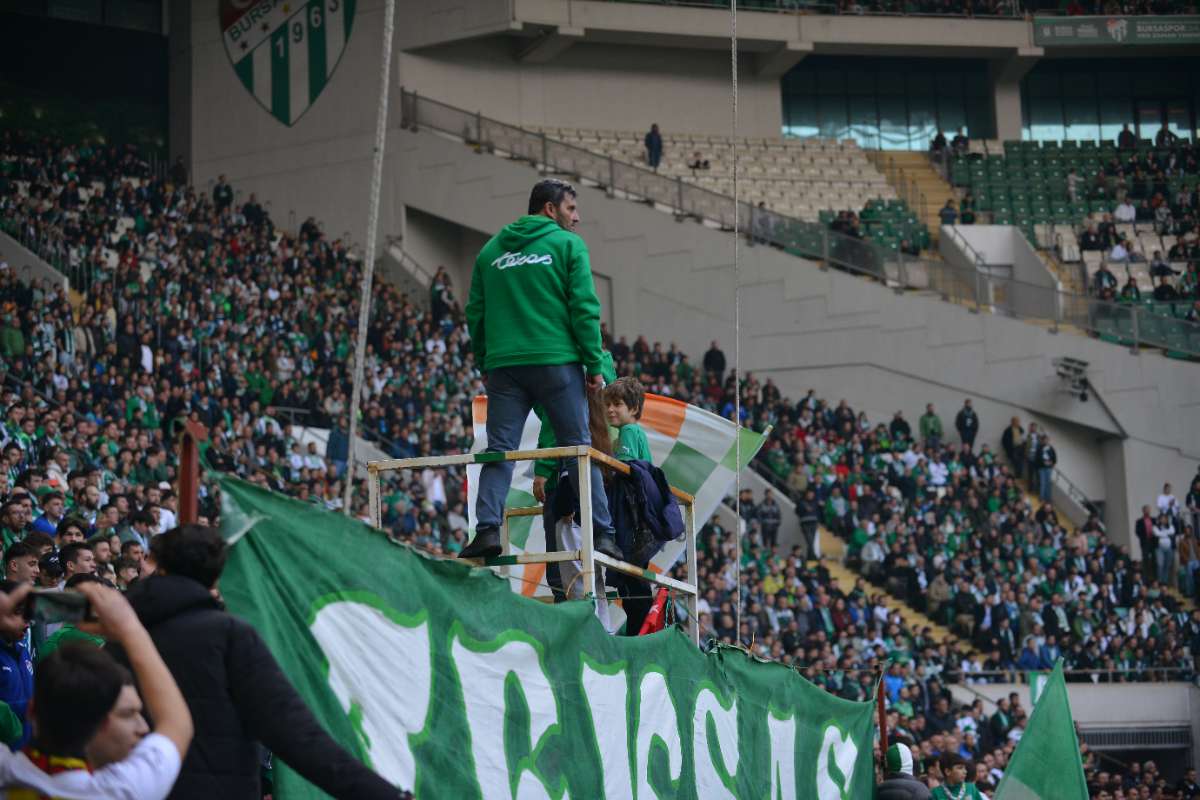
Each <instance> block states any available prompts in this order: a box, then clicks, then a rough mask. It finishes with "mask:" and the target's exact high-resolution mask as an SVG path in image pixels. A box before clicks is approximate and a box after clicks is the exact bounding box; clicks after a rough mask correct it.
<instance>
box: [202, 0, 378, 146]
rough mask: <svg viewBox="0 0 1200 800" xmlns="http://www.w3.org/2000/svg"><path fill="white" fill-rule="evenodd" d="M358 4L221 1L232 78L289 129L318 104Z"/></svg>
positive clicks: (338, 1) (313, 0) (294, 0)
mask: <svg viewBox="0 0 1200 800" xmlns="http://www.w3.org/2000/svg"><path fill="white" fill-rule="evenodd" d="M354 7H355V0H221V32H222V39H223V40H224V42H225V52H226V54H228V56H229V61H230V63H232V64H233V69H234V72H236V73H237V76H238V79H239V80H241V82H242V85H243V86H245V87H246V89H247V91H249V92H250V94H252V95H253V96H254V99H255V100H257V101H258V104H259V105H261V106H262V107H263V108H265V109H266V110H267V111H269V112H271V115H272V116H273V117H275V119H277V120H279V121H280V122H282V123H283V124H284V125H287V126H289V127H290V126H291V125H293V124H295V123H296V121H297V120H299V119H300V117H302V116H303V115H304V112H305V111H308V109H309V108H310V107H311V106H312V104H313V103H315V102H316V100H317V97H319V96H320V94H321V92H322V91H323V90H324V89H325V86H326V84H328V83H329V78H330V77H331V76H332V75H333V71H334V70H335V69H337V65H338V62H339V61H341V58H342V53H344V52H345V50H346V43H347V42H348V41H349V40H350V30H351V27H352V25H353V22H354Z"/></svg>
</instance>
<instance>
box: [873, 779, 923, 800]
mask: <svg viewBox="0 0 1200 800" xmlns="http://www.w3.org/2000/svg"><path fill="white" fill-rule="evenodd" d="M932 796H933V793H932V792H930V791H929V787H927V786H926V785H925V784H923V783H921V782H920V781H919V780H917V779H916V778H914V777H913V776H911V775H904V774H895V775H888V776H887V778H886V779H885V780H884V781H883V783H881V784H879V785H878V786H876V787H875V800H929V798H930V797H932Z"/></svg>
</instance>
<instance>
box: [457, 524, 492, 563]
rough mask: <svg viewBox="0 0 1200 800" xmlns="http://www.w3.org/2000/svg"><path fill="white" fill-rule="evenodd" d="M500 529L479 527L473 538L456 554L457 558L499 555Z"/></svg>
mask: <svg viewBox="0 0 1200 800" xmlns="http://www.w3.org/2000/svg"><path fill="white" fill-rule="evenodd" d="M500 552H501V548H500V531H498V530H496V529H495V528H479V529H478V530H476V531H475V538H474V539H472V540H471V543H470V544H468V545H467V546H466V547H464V548H463V549H462V552H461V553H459V554H458V557H459V558H495V557H496V556H498V555H500Z"/></svg>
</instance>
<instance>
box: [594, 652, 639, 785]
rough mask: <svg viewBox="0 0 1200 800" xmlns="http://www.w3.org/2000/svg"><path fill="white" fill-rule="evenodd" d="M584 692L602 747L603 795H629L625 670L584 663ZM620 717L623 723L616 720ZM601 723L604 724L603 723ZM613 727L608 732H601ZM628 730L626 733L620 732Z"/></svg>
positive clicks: (626, 682)
mask: <svg viewBox="0 0 1200 800" xmlns="http://www.w3.org/2000/svg"><path fill="white" fill-rule="evenodd" d="M583 693H584V695H585V696H586V697H587V704H588V712H589V713H591V715H592V730H593V731H594V732H595V734H596V744H597V745H598V746H599V747H600V768H601V769H602V770H603V775H604V796H605V797H607V798H608V800H621V798H625V797H628V796H629V790H630V787H631V786H632V785H633V781H632V780H631V779H630V777H629V736H628V734H627V732H628V730H629V679H628V678H626V676H625V670H623V669H619V670H617V671H616V673H614V674H611V675H610V674H606V673H603V672H597V671H596V670H594V669H592V667H591V665H590V664H587V663H585V664H584V665H583ZM618 720H620V724H617V721H618ZM597 723H602V724H603V727H602V725H601V724H597ZM601 730H604V731H609V730H611V731H614V733H613V735H611V736H608V735H604V734H602V733H601ZM621 734H625V735H621Z"/></svg>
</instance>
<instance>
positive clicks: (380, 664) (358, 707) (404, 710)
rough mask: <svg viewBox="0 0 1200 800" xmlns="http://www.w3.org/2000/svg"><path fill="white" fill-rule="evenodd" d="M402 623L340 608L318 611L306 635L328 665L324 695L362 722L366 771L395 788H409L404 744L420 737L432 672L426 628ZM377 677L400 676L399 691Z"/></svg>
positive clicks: (360, 607) (373, 611)
mask: <svg viewBox="0 0 1200 800" xmlns="http://www.w3.org/2000/svg"><path fill="white" fill-rule="evenodd" d="M400 619H402V618H399V616H398V615H395V614H386V613H385V612H384V611H382V610H380V609H378V608H376V607H375V606H373V605H368V604H366V603H360V602H353V601H347V600H340V601H337V602H334V603H330V604H329V605H327V606H325V607H324V608H322V609H321V610H320V611H318V612H317V615H316V617H315V618H314V619H313V622H312V624H311V625H310V626H309V629H310V631H311V632H312V635H313V638H315V639H316V640H317V644H319V645H320V646H321V650H322V651H323V652H324V653H325V658H326V659H328V661H329V688H330V689H331V690H332V691H333V693H334V695H335V696H336V697H337V699H338V702H339V703H340V704H341V706H342V710H343V711H345V712H346V715H347V716H348V717H349V718H350V719H351V720H354V719H356V718H358V720H359V722H358V724H357V725H355V733H356V734H357V735H358V737H359V740H360V741H361V743H362V745H363V749H364V750H366V751H367V755H368V757H369V758H370V762H371V766H372V767H373V768H374V770H375V771H376V772H378V773H379V774H380V775H382V776H383V777H384V778H386V779H387V780H388V781H390V782H391V783H393V784H395V785H396V786H412V785H413V781H414V780H415V779H416V775H417V770H416V765H415V762H414V759H413V753H412V748H411V747H410V746H409V737H410V736H412V735H414V734H417V733H420V732H421V731H422V730H424V729H425V722H426V719H427V718H428V716H429V699H430V689H431V688H432V678H433V665H432V662H431V661H430V647H429V624H428V623H427V622H425V621H424V620H420V621H418V620H416V619H414V620H413V624H411V625H410V624H406V622H402V621H399V620H400ZM347 631H353V635H352V636H348V635H347ZM381 675H403V676H404V691H402V692H396V691H391V690H390V689H389V688H388V687H387V686H386V685H381V683H380V681H379V676H381Z"/></svg>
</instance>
